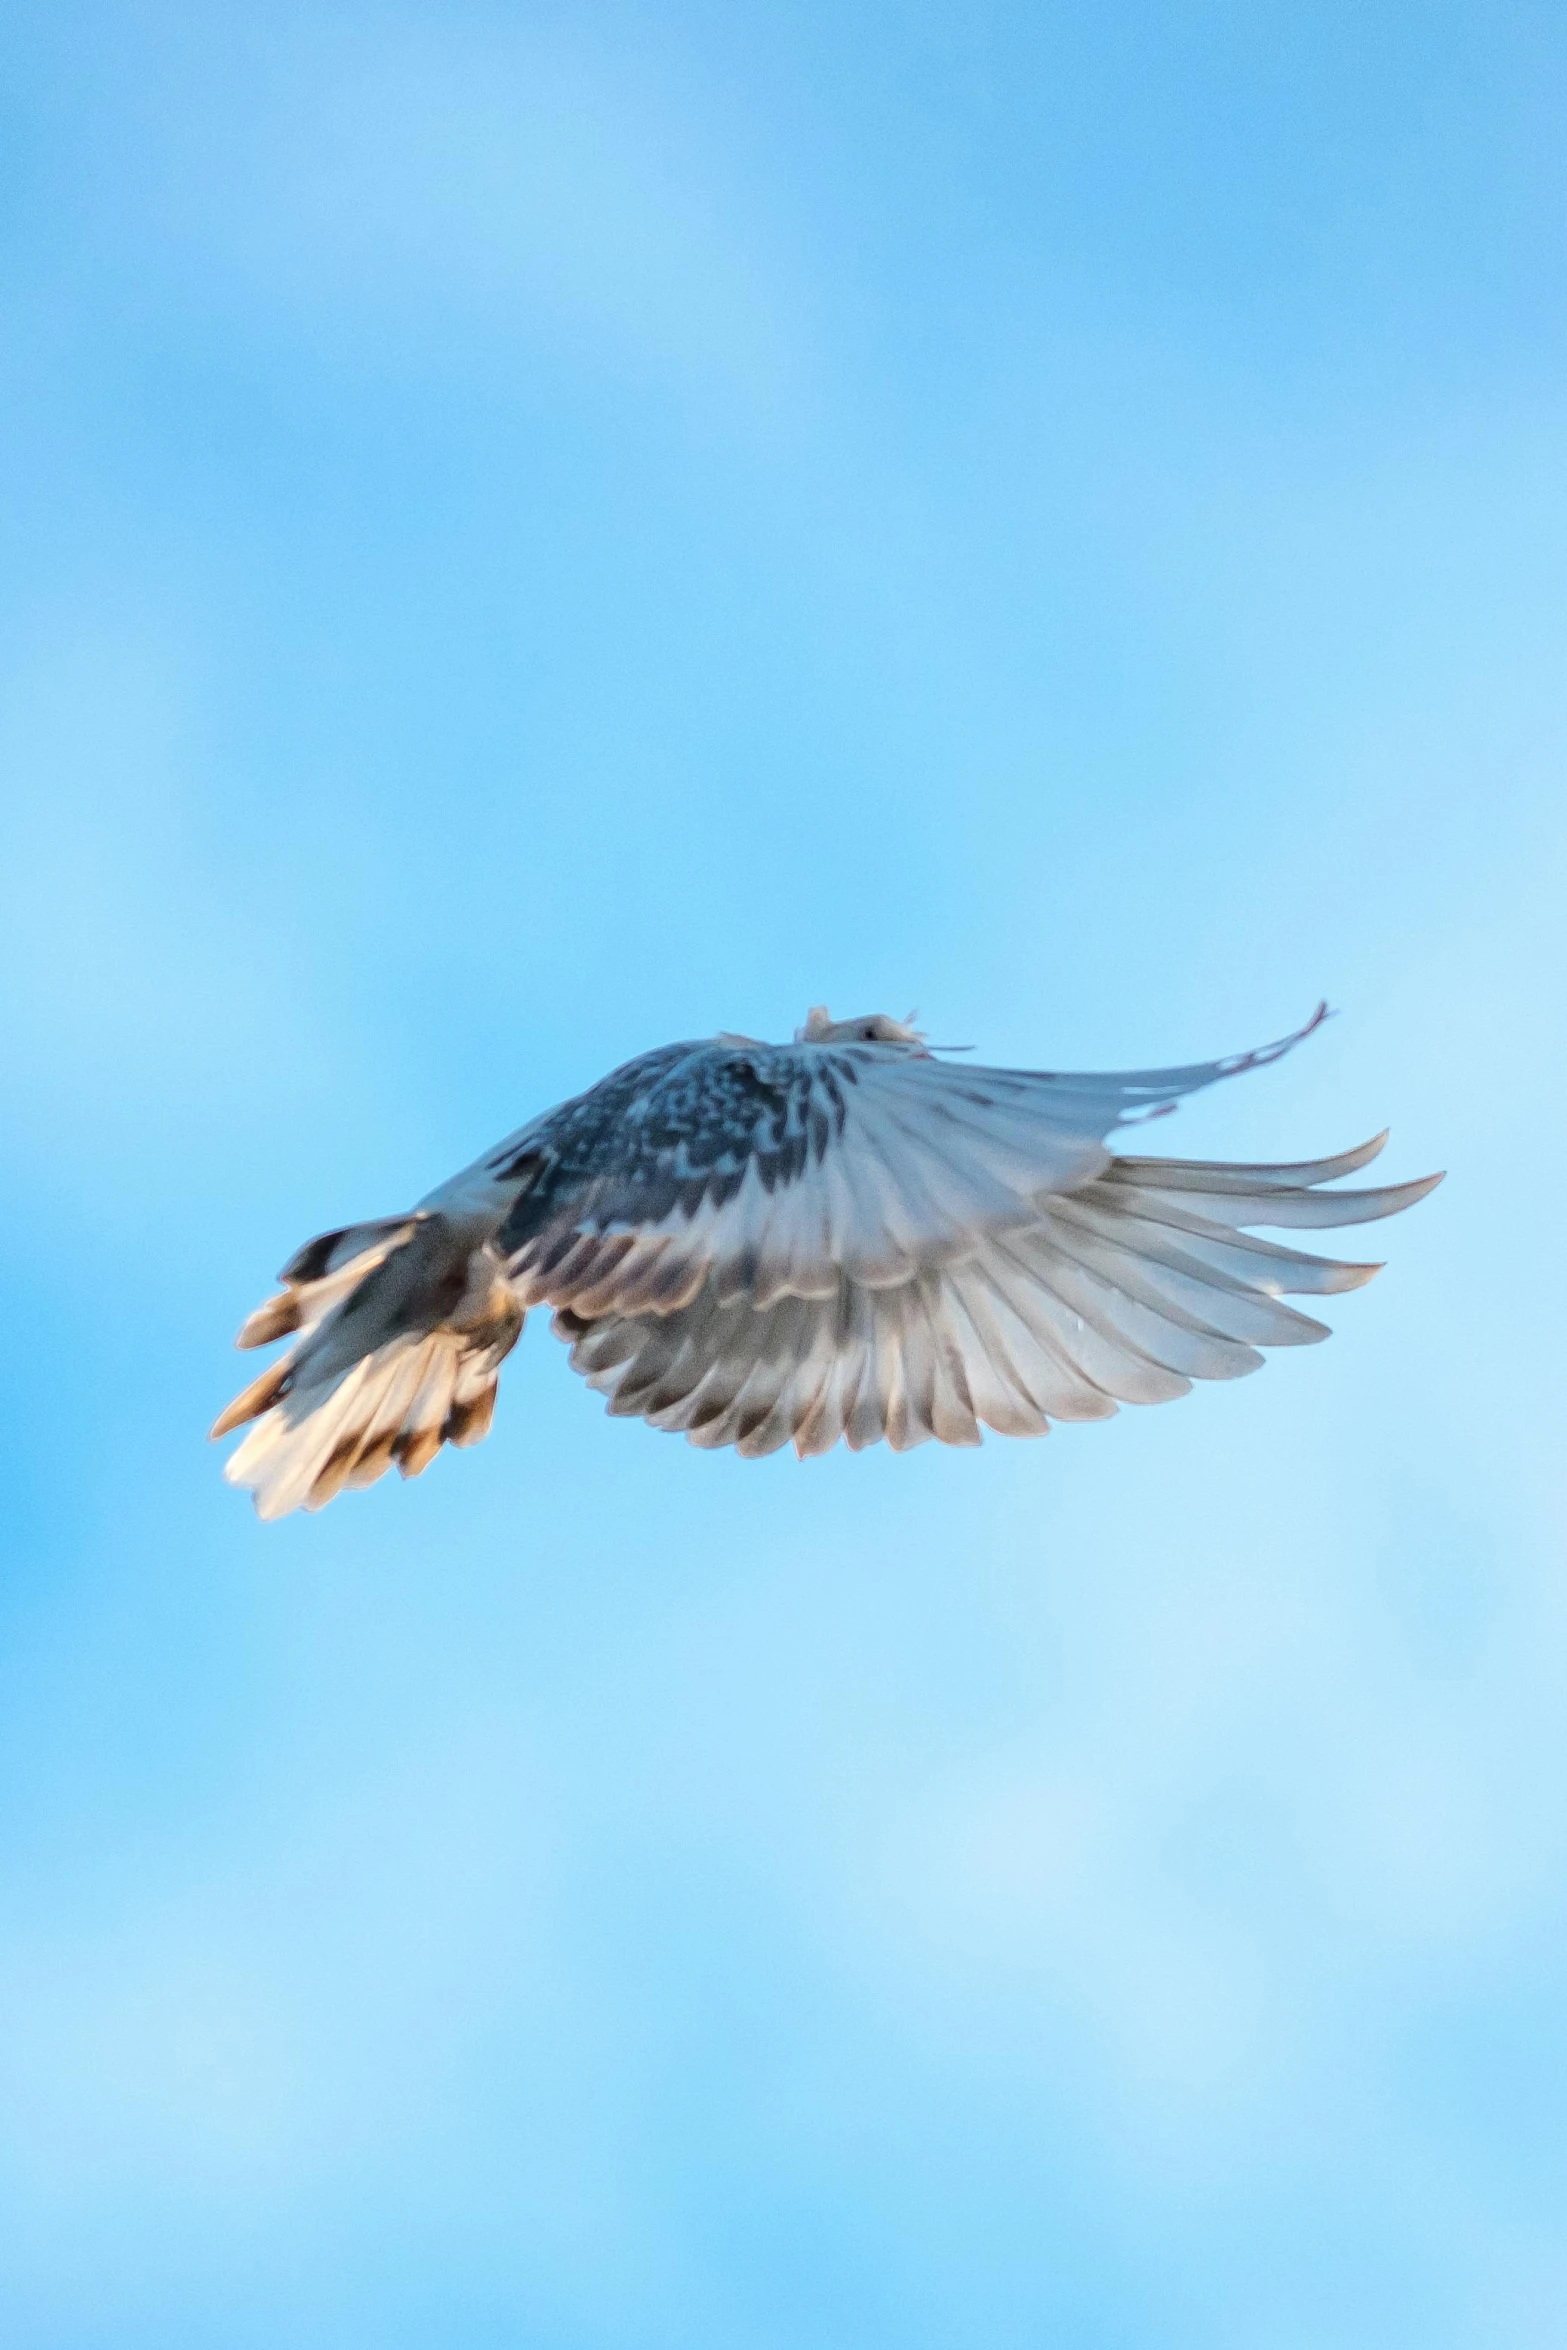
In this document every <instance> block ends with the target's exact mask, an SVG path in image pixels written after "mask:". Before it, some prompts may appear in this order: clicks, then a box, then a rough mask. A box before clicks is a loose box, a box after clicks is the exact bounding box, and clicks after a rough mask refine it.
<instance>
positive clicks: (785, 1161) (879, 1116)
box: [487, 1011, 1323, 1327]
mask: <svg viewBox="0 0 1567 2350" xmlns="http://www.w3.org/2000/svg"><path fill="white" fill-rule="evenodd" d="M1322 1016H1323V1015H1322V1013H1321V1012H1320V1011H1319V1012H1318V1013H1317V1014H1316V1015H1315V1016H1314V1018H1313V1019H1312V1021H1311V1022H1309V1023H1308V1025H1307V1028H1305V1029H1302V1030H1300V1031H1299V1032H1298V1034H1297V1035H1295V1036H1289V1037H1284V1038H1282V1039H1280V1041H1279V1042H1278V1043H1276V1044H1272V1045H1266V1046H1263V1047H1262V1048H1261V1049H1260V1050H1257V1051H1254V1052H1249V1053H1240V1054H1236V1055H1233V1056H1231V1057H1230V1058H1229V1059H1226V1060H1221V1061H1207V1062H1200V1063H1196V1064H1194V1065H1192V1066H1190V1067H1186V1068H1179V1069H1151V1070H1131V1071H1124V1072H1120V1073H1117V1074H1101V1075H1094V1074H1091V1075H1079V1076H1063V1075H1057V1074H1054V1073H1052V1072H1048V1071H1036V1070H1016V1069H983V1068H980V1069H975V1068H969V1067H966V1066H964V1065H961V1064H957V1063H953V1062H950V1061H942V1060H938V1059H936V1058H934V1057H933V1056H931V1055H930V1054H928V1053H926V1052H923V1051H921V1050H919V1049H918V1048H917V1047H916V1046H913V1045H909V1044H902V1043H886V1042H869V1041H866V1042H846V1041H834V1042H830V1043H814V1042H801V1043H797V1044H795V1045H793V1046H776V1045H762V1044H756V1045H752V1044H745V1043H740V1042H736V1041H721V1042H719V1043H717V1044H701V1045H677V1046H671V1047H669V1048H668V1049H667V1050H666V1051H664V1052H661V1053H655V1054H649V1055H647V1056H646V1057H645V1058H644V1059H643V1060H641V1061H635V1062H632V1063H630V1064H628V1066H627V1067H626V1068H625V1069H622V1070H618V1071H617V1072H616V1073H615V1075H614V1076H612V1077H609V1078H606V1079H605V1081H604V1083H603V1084H602V1085H598V1086H595V1087H594V1088H593V1090H592V1091H591V1092H589V1093H587V1094H584V1095H582V1096H581V1097H580V1098H579V1099H578V1100H576V1101H574V1102H569V1103H567V1104H566V1105H565V1106H564V1107H563V1108H562V1109H561V1110H558V1111H556V1112H554V1113H552V1114H551V1116H550V1117H548V1118H546V1119H542V1120H540V1121H538V1123H537V1124H536V1125H535V1126H534V1127H532V1128H529V1129H526V1130H525V1132H524V1134H523V1135H521V1136H519V1137H518V1138H517V1139H516V1143H515V1144H514V1145H503V1146H502V1148H501V1150H500V1151H498V1152H496V1153H493V1154H492V1155H491V1159H490V1161H489V1162H488V1163H487V1165H488V1169H489V1172H490V1179H491V1180H500V1179H502V1178H503V1177H504V1178H506V1179H512V1178H514V1177H515V1175H516V1174H517V1172H518V1171H519V1170H523V1169H525V1170H526V1171H527V1178H528V1179H527V1185H526V1188H525V1189H524V1190H523V1192H522V1194H521V1196H520V1197H519V1198H518V1199H517V1201H516V1204H515V1206H514V1207H513V1208H512V1210H511V1212H510V1214H509V1215H508V1216H507V1218H506V1220H505V1222H504V1223H503V1224H502V1226H501V1229H500V1231H499V1232H498V1233H497V1235H496V1241H495V1245H496V1248H497V1250H498V1252H499V1254H500V1255H501V1257H502V1259H503V1260H504V1261H505V1263H506V1266H507V1271H508V1274H509V1276H510V1278H511V1280H512V1281H513V1283H514V1284H515V1286H516V1288H517V1290H518V1293H519V1295H520V1296H521V1297H522V1298H523V1299H524V1301H525V1302H527V1303H529V1304H533V1303H535V1302H541V1303H542V1302H547V1303H548V1304H550V1305H553V1306H555V1307H558V1308H568V1307H569V1308H570V1309H571V1311H572V1312H573V1313H574V1314H575V1315H576V1316H577V1317H578V1318H579V1319H581V1320H589V1321H591V1320H596V1319H598V1318H599V1317H601V1316H603V1315H606V1314H616V1315H618V1316H620V1317H621V1318H622V1319H624V1318H626V1317H634V1316H638V1315H653V1316H657V1317H665V1316H669V1315H673V1314H677V1313H683V1312H685V1311H686V1310H687V1309H689V1308H692V1307H693V1306H695V1304H696V1302H697V1301H698V1299H699V1298H705V1299H706V1300H707V1306H708V1308H709V1309H710V1310H713V1311H716V1312H718V1313H721V1314H722V1313H727V1312H729V1311H730V1310H731V1309H733V1308H738V1307H744V1308H745V1309H746V1310H747V1311H748V1312H752V1313H760V1312H766V1311H768V1310H770V1309H772V1308H775V1307H781V1306H782V1305H783V1304H784V1303H785V1302H786V1301H788V1300H791V1299H792V1300H796V1301H813V1302H815V1303H816V1304H819V1305H826V1304H829V1303H831V1302H832V1301H833V1300H835V1299H837V1298H838V1296H839V1293H840V1290H841V1288H842V1286H843V1284H844V1283H846V1282H847V1283H848V1284H850V1285H852V1287H853V1288H854V1289H855V1290H864V1291H867V1292H870V1293H876V1294H879V1293H882V1292H902V1291H904V1290H906V1289H907V1288H908V1287H909V1286H910V1285H911V1284H914V1283H917V1282H918V1281H920V1280H921V1279H923V1278H925V1277H926V1276H929V1275H931V1274H933V1273H935V1272H936V1271H937V1270H938V1269H940V1268H942V1267H946V1266H952V1265H957V1264H960V1263H963V1262H966V1261H968V1260H969V1259H971V1258H973V1257H974V1256H975V1254H976V1252H977V1251H979V1250H980V1249H981V1248H982V1247H985V1246H991V1245H999V1244H1000V1243H1001V1241H1002V1240H1003V1239H1004V1238H1005V1237H1006V1236H1007V1235H1009V1234H1021V1233H1026V1232H1028V1231H1030V1230H1031V1229H1032V1228H1033V1227H1034V1226H1035V1225H1036V1224H1037V1222H1038V1219H1039V1217H1040V1214H1041V1212H1042V1210H1043V1209H1044V1207H1045V1205H1046V1203H1047V1202H1049V1201H1051V1200H1054V1199H1059V1198H1061V1197H1063V1196H1065V1195H1067V1194H1071V1193H1076V1192H1077V1191H1079V1190H1080V1189H1081V1187H1082V1186H1083V1185H1085V1184H1088V1183H1091V1182H1093V1181H1095V1180H1096V1179H1098V1178H1100V1177H1103V1176H1104V1175H1105V1174H1106V1173H1107V1171H1108V1170H1109V1168H1110V1165H1111V1154H1110V1152H1109V1150H1108V1149H1107V1147H1106V1142H1105V1138H1106V1136H1107V1135H1109V1134H1111V1133H1113V1132H1114V1131H1115V1129H1116V1128H1117V1127H1120V1126H1123V1125H1125V1124H1126V1123H1127V1122H1128V1121H1129V1120H1131V1119H1134V1118H1137V1117H1144V1116H1147V1115H1149V1114H1151V1113H1157V1112H1158V1111H1160V1110H1163V1109H1166V1108H1168V1107H1170V1106H1171V1105H1172V1104H1173V1103H1174V1102H1176V1101H1177V1100H1179V1099H1180V1097H1181V1096H1182V1095H1183V1094H1188V1093H1193V1092H1195V1091H1197V1090H1198V1089H1199V1088H1200V1087H1202V1086H1205V1085H1211V1084H1213V1083H1214V1082H1215V1081H1216V1080H1217V1079H1219V1078H1222V1077H1233V1076H1236V1075H1238V1074H1239V1073H1240V1072H1241V1071H1243V1070H1246V1069H1252V1068H1257V1067H1259V1066H1261V1065H1262V1064H1263V1063H1264V1062H1267V1061H1271V1060H1276V1059H1277V1058H1278V1057H1279V1055H1280V1054H1282V1053H1284V1052H1287V1051H1288V1050H1289V1048H1290V1046H1291V1045H1293V1044H1295V1043H1297V1042H1298V1041H1299V1037H1300V1036H1304V1035H1306V1034H1307V1033H1308V1032H1309V1029H1310V1028H1312V1027H1315V1026H1316V1024H1317V1021H1318V1020H1319V1019H1321V1018H1322ZM705 1310H706V1309H705ZM741 1326H742V1327H743V1325H741Z"/></svg>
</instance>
